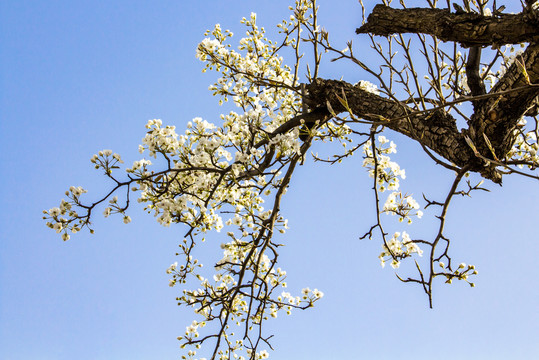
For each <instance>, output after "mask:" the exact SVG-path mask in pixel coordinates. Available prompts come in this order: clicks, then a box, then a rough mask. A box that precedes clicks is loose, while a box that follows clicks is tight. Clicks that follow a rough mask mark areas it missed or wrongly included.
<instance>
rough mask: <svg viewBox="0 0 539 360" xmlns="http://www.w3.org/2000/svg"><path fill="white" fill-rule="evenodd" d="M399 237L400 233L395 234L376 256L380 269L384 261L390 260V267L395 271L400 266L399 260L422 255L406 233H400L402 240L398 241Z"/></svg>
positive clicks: (421, 251)
mask: <svg viewBox="0 0 539 360" xmlns="http://www.w3.org/2000/svg"><path fill="white" fill-rule="evenodd" d="M400 237H401V233H400V232H395V233H394V234H393V237H392V238H391V240H389V241H388V242H387V244H382V252H381V253H380V256H378V258H379V259H380V263H381V265H382V267H384V266H385V264H386V261H388V260H391V267H392V268H393V269H397V268H398V267H399V266H400V261H399V259H404V258H407V257H409V256H412V254H413V253H416V254H417V255H419V256H422V255H423V250H421V249H420V248H419V246H417V244H416V243H415V242H414V241H413V240H412V239H411V238H410V235H408V233H407V232H406V231H403V232H402V240H399V238H400Z"/></svg>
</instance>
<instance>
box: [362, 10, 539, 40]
mask: <svg viewBox="0 0 539 360" xmlns="http://www.w3.org/2000/svg"><path fill="white" fill-rule="evenodd" d="M516 24H518V26H515V25H516ZM356 33H357V34H365V33H371V34H374V35H381V36H388V35H391V34H397V33H401V34H402V33H421V34H430V35H434V36H437V37H438V38H439V39H440V40H442V41H454V42H458V43H460V44H462V45H463V46H466V47H471V46H482V45H483V46H484V45H505V44H518V43H523V42H536V41H539V11H531V10H530V11H526V12H522V13H520V14H499V15H497V16H482V15H479V14H477V13H452V12H450V11H449V10H447V9H423V8H409V9H393V8H390V7H388V6H385V5H376V6H375V7H374V9H373V11H372V13H371V14H370V15H369V17H368V18H367V22H366V23H365V24H364V25H363V26H361V27H360V28H358V29H357V30H356Z"/></svg>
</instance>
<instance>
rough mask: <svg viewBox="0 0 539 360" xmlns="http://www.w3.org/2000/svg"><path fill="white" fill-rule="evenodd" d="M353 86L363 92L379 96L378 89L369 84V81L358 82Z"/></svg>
mask: <svg viewBox="0 0 539 360" xmlns="http://www.w3.org/2000/svg"><path fill="white" fill-rule="evenodd" d="M355 86H357V87H359V88H360V89H361V90H365V91H368V92H370V93H371V94H374V95H380V91H379V90H378V87H377V86H376V85H374V84H373V83H371V82H370V81H366V80H360V81H359V82H358V83H357V84H356V85H355Z"/></svg>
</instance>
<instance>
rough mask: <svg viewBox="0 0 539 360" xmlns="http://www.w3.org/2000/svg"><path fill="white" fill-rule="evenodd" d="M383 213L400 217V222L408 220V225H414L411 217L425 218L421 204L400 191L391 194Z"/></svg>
mask: <svg viewBox="0 0 539 360" xmlns="http://www.w3.org/2000/svg"><path fill="white" fill-rule="evenodd" d="M414 211H415V212H414ZM382 212H384V213H387V214H391V215H398V216H399V221H400V222H402V221H404V220H406V221H407V222H408V224H411V223H412V219H411V218H410V216H417V217H418V218H419V219H421V217H422V216H423V212H422V211H421V210H419V203H418V202H417V201H416V200H415V199H414V198H413V197H412V196H411V195H403V194H402V192H400V191H393V192H391V193H390V194H389V196H388V197H387V200H386V202H385V203H384V207H383V210H382Z"/></svg>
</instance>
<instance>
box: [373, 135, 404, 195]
mask: <svg viewBox="0 0 539 360" xmlns="http://www.w3.org/2000/svg"><path fill="white" fill-rule="evenodd" d="M378 144H379V145H376V161H375V159H374V156H373V152H372V143H371V141H370V140H369V141H367V142H366V143H365V145H364V146H363V158H364V160H363V166H364V167H366V168H367V169H368V170H369V176H370V177H372V178H374V173H375V171H374V170H375V169H374V164H375V162H376V163H377V165H378V166H377V168H376V173H377V179H376V180H377V183H378V186H379V190H380V191H381V192H384V191H385V190H398V189H399V177H400V178H401V179H405V178H406V174H405V171H404V169H401V168H400V166H399V164H397V163H396V162H394V161H391V159H390V157H389V156H388V155H385V154H392V153H396V152H397V145H395V143H394V142H393V141H391V142H390V141H389V140H388V139H387V138H386V137H385V136H383V135H380V136H378Z"/></svg>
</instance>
